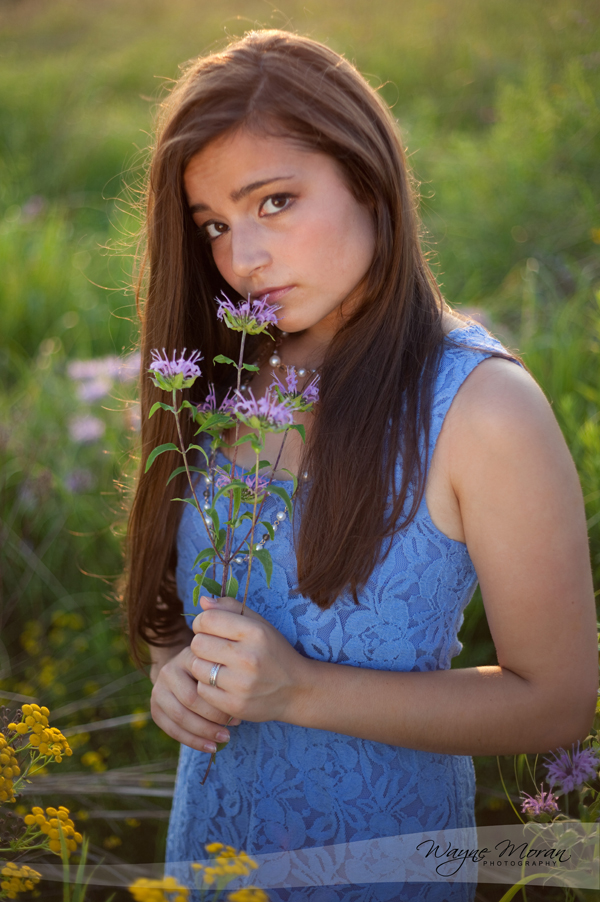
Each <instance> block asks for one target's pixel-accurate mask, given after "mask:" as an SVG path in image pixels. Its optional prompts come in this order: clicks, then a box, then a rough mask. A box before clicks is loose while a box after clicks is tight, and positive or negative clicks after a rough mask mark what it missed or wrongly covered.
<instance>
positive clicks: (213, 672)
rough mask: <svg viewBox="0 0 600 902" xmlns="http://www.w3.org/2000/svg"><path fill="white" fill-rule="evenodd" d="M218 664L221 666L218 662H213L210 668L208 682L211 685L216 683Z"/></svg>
mask: <svg viewBox="0 0 600 902" xmlns="http://www.w3.org/2000/svg"><path fill="white" fill-rule="evenodd" d="M220 666H221V665H220V664H213V666H212V670H211V672H210V676H209V678H208V682H209V684H210V685H211V686H216V685H217V674H218V672H219V667H220Z"/></svg>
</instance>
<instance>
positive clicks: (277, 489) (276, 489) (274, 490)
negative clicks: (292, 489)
mask: <svg viewBox="0 0 600 902" xmlns="http://www.w3.org/2000/svg"><path fill="white" fill-rule="evenodd" d="M269 491H270V492H271V494H272V495H279V497H280V498H281V500H282V501H283V502H284V503H285V506H286V507H287V509H288V514H289V515H290V519H291V516H292V502H291V499H290V496H289V495H288V493H287V492H286V490H285V489H284V488H282V487H281V486H280V485H273V484H272V483H271V485H270V486H269Z"/></svg>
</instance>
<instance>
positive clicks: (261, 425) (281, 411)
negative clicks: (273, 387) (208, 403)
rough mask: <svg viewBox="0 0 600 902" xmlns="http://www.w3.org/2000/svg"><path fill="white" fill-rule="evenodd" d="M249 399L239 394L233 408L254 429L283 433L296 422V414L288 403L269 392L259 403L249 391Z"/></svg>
mask: <svg viewBox="0 0 600 902" xmlns="http://www.w3.org/2000/svg"><path fill="white" fill-rule="evenodd" d="M248 395H249V397H248V398H244V397H242V395H241V394H239V393H238V400H237V401H236V404H235V407H234V408H233V410H234V413H235V414H236V416H237V417H239V419H240V420H241V421H242V422H243V423H246V424H247V425H248V426H251V427H252V428H253V429H264V430H266V431H267V432H281V431H282V430H284V429H287V427H288V426H291V425H292V424H293V422H294V414H293V412H292V410H291V408H290V405H289V404H288V403H287V402H286V401H279V400H277V398H276V397H275V396H274V395H273V394H272V393H271V392H270V391H267V393H266V394H265V396H264V397H262V398H259V399H258V401H257V400H256V398H255V397H254V395H253V394H252V390H251V389H249V390H248Z"/></svg>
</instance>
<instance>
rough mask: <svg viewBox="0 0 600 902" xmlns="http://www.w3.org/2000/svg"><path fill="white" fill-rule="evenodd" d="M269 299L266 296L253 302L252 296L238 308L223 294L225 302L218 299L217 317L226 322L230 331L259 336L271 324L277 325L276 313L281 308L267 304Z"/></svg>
mask: <svg viewBox="0 0 600 902" xmlns="http://www.w3.org/2000/svg"><path fill="white" fill-rule="evenodd" d="M268 297H269V295H268V294H266V295H265V296H264V297H262V298H258V299H257V300H254V301H253V300H252V299H251V295H248V300H247V301H243V302H242V303H241V304H239V305H238V306H237V307H236V306H235V304H233V303H232V302H231V301H230V300H229V298H228V297H227V296H226V295H225V294H223V300H221V299H219V298H217V304H218V309H217V317H218V319H221V320H225V324H226V325H227V326H228V328H229V329H234V330H235V331H236V332H246V333H247V334H248V335H258V334H259V333H260V332H264V331H265V329H266V328H267V326H269V325H271V324H273V325H277V317H276V316H275V311H276V310H279V309H280V308H279V307H277V306H275V305H273V304H267V298H268Z"/></svg>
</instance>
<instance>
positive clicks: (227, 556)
mask: <svg viewBox="0 0 600 902" xmlns="http://www.w3.org/2000/svg"><path fill="white" fill-rule="evenodd" d="M245 344H246V333H245V332H242V340H241V342H240V356H239V360H238V364H237V384H236V391H237V392H239V390H240V387H241V384H242V365H243V363H244V346H245ZM239 436H240V421H239V420H236V423H235V442H237V440H238V438H239ZM237 451H238V445H236V444H235V443H234V447H233V457H232V460H231V478H232V479H233V478H234V477H235V463H236V460H237ZM232 516H233V492H231V493H230V495H229V516H228V518H227V519H228V520H229V521H230V520H231V518H232ZM232 542H233V528H232V527H231V526H229V525H228V526H227V532H226V534H225V553H224V556H223V559H222V560H223V579H222V580H221V595H225V592H226V590H227V580H228V577H229V566H230V564H231V559H232V558H233V555H232V554H231V545H232ZM209 768H210V765H209ZM206 773H207V774H208V771H207V772H206Z"/></svg>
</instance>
